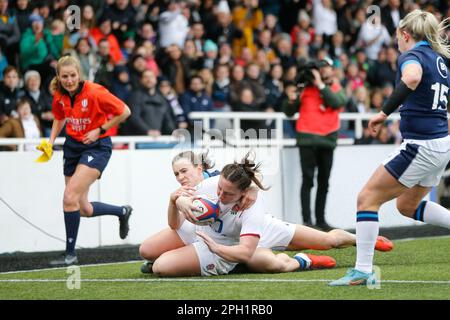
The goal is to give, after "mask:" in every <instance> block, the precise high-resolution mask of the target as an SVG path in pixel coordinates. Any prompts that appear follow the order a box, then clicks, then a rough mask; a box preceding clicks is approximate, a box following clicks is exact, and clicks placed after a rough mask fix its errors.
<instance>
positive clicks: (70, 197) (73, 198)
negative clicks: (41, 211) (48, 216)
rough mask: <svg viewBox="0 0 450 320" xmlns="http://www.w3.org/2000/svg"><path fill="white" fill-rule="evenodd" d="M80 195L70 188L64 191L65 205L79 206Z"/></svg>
mask: <svg viewBox="0 0 450 320" xmlns="http://www.w3.org/2000/svg"><path fill="white" fill-rule="evenodd" d="M79 199H80V196H79V195H78V194H77V193H75V192H73V191H70V190H66V191H64V197H63V205H64V207H65V208H66V207H78V201H79Z"/></svg>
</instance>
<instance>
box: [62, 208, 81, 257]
mask: <svg viewBox="0 0 450 320" xmlns="http://www.w3.org/2000/svg"><path fill="white" fill-rule="evenodd" d="M64 223H65V225H66V254H70V255H74V254H75V244H76V242H77V235H78V227H79V226H80V210H76V211H64Z"/></svg>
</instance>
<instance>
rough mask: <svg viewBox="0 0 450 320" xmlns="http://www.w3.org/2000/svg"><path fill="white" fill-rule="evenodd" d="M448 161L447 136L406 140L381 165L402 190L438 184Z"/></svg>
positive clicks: (449, 155) (449, 139)
mask: <svg viewBox="0 0 450 320" xmlns="http://www.w3.org/2000/svg"><path fill="white" fill-rule="evenodd" d="M449 161H450V136H447V137H444V138H440V139H433V140H411V139H406V140H404V141H403V143H402V144H401V145H400V147H399V148H398V149H397V150H396V151H395V152H394V153H392V154H391V155H390V156H389V157H388V158H387V159H386V160H384V161H383V165H384V167H385V168H386V170H387V171H389V173H390V174H392V176H393V177H394V178H396V179H397V180H398V182H400V183H401V184H403V185H404V186H405V187H408V188H412V187H414V186H415V185H420V186H422V187H433V186H437V185H438V184H439V181H440V180H441V176H442V174H443V173H444V170H445V167H446V165H447V163H448V162H449Z"/></svg>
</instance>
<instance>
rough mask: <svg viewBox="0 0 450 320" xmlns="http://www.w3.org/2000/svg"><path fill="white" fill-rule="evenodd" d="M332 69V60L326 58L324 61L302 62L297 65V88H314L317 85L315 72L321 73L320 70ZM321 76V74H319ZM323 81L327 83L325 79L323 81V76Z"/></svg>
mask: <svg viewBox="0 0 450 320" xmlns="http://www.w3.org/2000/svg"><path fill="white" fill-rule="evenodd" d="M327 66H329V67H332V66H333V61H332V60H331V59H330V58H324V59H322V60H319V61H317V60H311V61H306V60H301V61H300V62H299V63H298V65H297V79H296V82H297V87H298V88H299V89H301V88H304V87H306V86H314V85H315V79H316V77H315V75H314V71H313V70H316V72H318V73H319V72H320V69H321V68H323V67H327ZM319 74H320V73H319ZM321 78H322V81H324V82H325V79H323V78H324V77H323V76H321Z"/></svg>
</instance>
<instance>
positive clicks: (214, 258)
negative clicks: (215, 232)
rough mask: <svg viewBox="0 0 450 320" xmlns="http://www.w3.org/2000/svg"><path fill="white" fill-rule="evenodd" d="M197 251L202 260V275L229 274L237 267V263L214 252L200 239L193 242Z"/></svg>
mask: <svg viewBox="0 0 450 320" xmlns="http://www.w3.org/2000/svg"><path fill="white" fill-rule="evenodd" d="M192 245H193V246H194V248H195V251H196V252H197V256H198V259H199V260H200V270H201V275H202V276H218V275H221V274H228V273H229V272H230V271H231V270H233V269H234V267H236V265H237V263H235V262H229V261H227V260H225V259H223V258H222V257H220V256H218V255H217V254H215V253H212V252H211V251H210V250H209V248H208V246H207V245H206V244H205V243H204V242H203V240H201V239H200V240H199V241H197V242H194V243H193V244H192Z"/></svg>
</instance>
